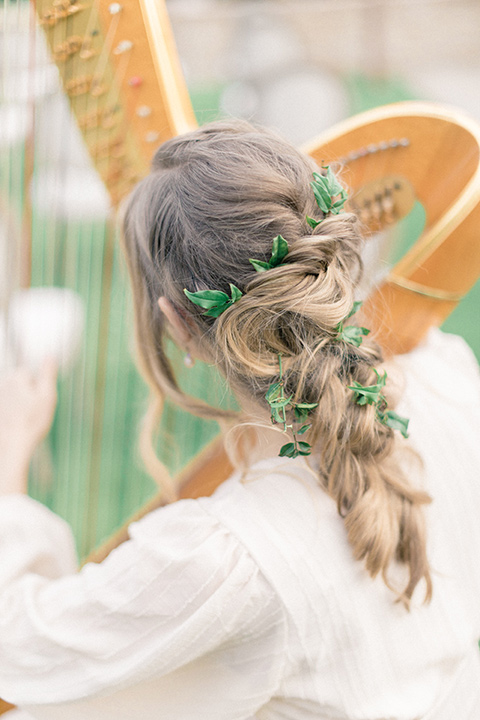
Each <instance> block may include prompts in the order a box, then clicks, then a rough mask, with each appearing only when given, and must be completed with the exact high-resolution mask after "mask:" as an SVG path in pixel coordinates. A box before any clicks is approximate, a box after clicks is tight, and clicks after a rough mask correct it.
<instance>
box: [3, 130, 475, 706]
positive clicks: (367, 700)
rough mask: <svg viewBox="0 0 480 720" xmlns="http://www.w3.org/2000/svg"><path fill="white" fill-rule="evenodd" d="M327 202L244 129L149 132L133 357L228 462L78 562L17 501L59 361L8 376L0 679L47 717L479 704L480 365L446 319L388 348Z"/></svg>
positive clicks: (351, 232)
mask: <svg viewBox="0 0 480 720" xmlns="http://www.w3.org/2000/svg"><path fill="white" fill-rule="evenodd" d="M312 173H313V175H312ZM344 201H345V192H344V190H343V188H342V187H341V185H340V184H339V182H338V180H337V179H336V178H335V176H334V175H333V173H332V172H331V170H330V169H321V168H318V167H315V166H314V165H313V164H312V161H311V160H309V159H307V158H306V157H305V156H303V155H302V154H301V153H299V152H298V151H297V150H295V149H294V148H293V147H291V146H290V145H289V144H287V143H285V142H284V141H282V140H279V139H278V138H277V137H276V136H274V135H273V134H270V133H269V132H267V131H263V130H260V129H257V128H253V127H252V126H250V125H248V124H246V123H233V122H232V123H225V124H217V125H212V126H205V127H203V128H201V129H200V130H196V131H194V132H192V133H189V134H187V135H183V136H180V137H178V138H176V139H174V140H171V141H169V142H167V143H165V144H164V145H163V146H162V147H161V148H160V149H159V150H158V152H157V154H156V156H155V159H154V162H153V167H152V172H151V174H150V175H149V176H148V177H147V178H146V179H145V180H143V181H142V182H141V183H140V184H139V185H138V186H137V188H136V189H135V191H134V192H133V194H132V196H131V198H130V200H129V203H128V206H127V208H126V213H125V221H124V234H125V247H126V255H127V261H128V265H129V270H130V275H131V279H132V284H133V291H134V301H135V310H136V325H137V327H136V330H137V347H138V354H139V358H140V365H141V369H142V372H143V374H144V375H145V377H146V379H147V381H148V382H149V384H150V386H151V388H152V390H153V392H154V393H155V394H156V396H157V397H162V396H167V397H170V398H171V399H173V400H174V401H175V402H177V403H178V404H179V405H181V406H183V407H185V408H187V409H189V410H191V411H193V412H195V413H197V414H198V415H200V416H204V417H216V418H217V419H218V420H219V421H222V422H224V423H225V424H226V425H227V426H228V425H229V426H231V427H232V426H233V428H234V430H232V432H231V433H230V435H229V438H230V441H231V442H232V443H233V442H234V441H235V438H237V440H238V442H237V443H236V445H235V447H234V450H235V453H234V454H235V456H236V457H237V460H238V470H237V472H235V474H234V475H233V476H232V477H231V478H229V479H228V480H227V481H226V482H225V483H224V484H223V485H222V486H221V488H220V489H219V490H218V491H217V492H216V493H215V494H214V495H213V496H212V497H211V498H202V499H199V500H183V501H179V502H177V503H174V504H172V505H170V506H168V507H166V508H163V509H160V510H157V511H155V512H153V513H151V514H150V515H149V516H147V517H145V518H144V519H143V520H141V521H140V522H138V523H137V524H135V525H133V526H132V527H131V530H130V539H129V541H128V542H126V543H124V544H123V545H122V546H120V547H119V548H118V549H117V550H116V551H115V552H114V553H112V554H111V555H110V556H109V557H108V558H107V559H106V560H105V561H104V562H103V563H102V564H100V565H87V566H85V567H84V568H83V570H82V571H81V572H80V573H76V572H75V560H74V556H73V551H72V542H71V537H70V535H69V532H68V529H67V528H66V527H65V526H64V524H63V522H62V521H60V520H59V519H58V518H57V517H55V516H54V515H52V514H51V513H50V512H48V511H47V510H45V509H44V508H43V507H42V506H39V505H38V504H36V503H35V502H34V501H32V500H30V499H28V498H27V497H25V496H24V495H23V492H24V490H25V467H26V465H28V461H29V457H30V454H31V452H32V448H33V447H34V445H35V443H36V442H37V441H38V439H39V437H40V436H41V435H42V434H43V433H44V432H45V428H46V426H48V421H49V419H50V415H51V408H52V405H53V402H54V401H53V395H54V391H53V381H52V379H51V372H50V371H48V369H47V371H46V372H45V374H44V376H42V377H41V379H40V380H39V381H37V382H34V381H31V380H30V379H29V378H26V377H25V376H23V375H22V374H18V373H17V374H15V375H14V376H13V377H12V378H11V380H10V381H9V382H8V383H5V384H4V386H3V388H2V393H3V395H4V396H6V394H7V393H9V394H10V395H9V397H11V398H12V401H11V402H10V404H9V407H10V408H11V409H10V411H9V412H10V413H11V416H9V417H8V418H7V417H6V413H7V410H6V408H4V409H2V413H3V419H2V423H1V425H0V427H1V430H0V431H1V433H2V434H1V435H0V443H1V446H2V448H3V453H4V457H5V458H7V462H5V463H4V464H3V466H2V472H1V486H0V488H1V492H2V497H1V498H0V514H1V518H2V522H1V523H0V537H1V541H0V548H1V552H2V553H3V558H2V564H1V570H0V582H1V587H2V593H1V596H0V597H1V603H2V605H1V607H2V613H1V615H0V617H1V620H0V622H1V624H2V629H1V633H0V696H3V697H4V698H5V699H6V700H9V701H11V702H15V703H17V704H19V705H20V706H22V707H24V708H26V710H27V711H28V712H30V713H31V715H32V716H33V717H38V718H56V717H62V718H66V717H68V718H82V719H84V718H102V720H105V719H106V718H110V717H111V718H116V719H118V718H131V717H141V718H142V719H145V720H148V719H149V718H157V717H159V716H160V717H162V718H172V719H175V720H178V719H180V718H181V719H182V720H189V719H190V718H192V719H193V718H195V719H198V718H203V717H206V718H207V717H208V718H209V719H210V720H213V719H215V718H218V719H219V720H220V719H221V720H226V719H228V718H232V719H233V718H235V719H238V720H240V718H246V719H247V718H250V719H251V718H254V717H256V718H271V719H274V718H291V719H292V720H293V719H294V718H295V719H296V720H299V719H300V718H302V719H303V718H305V719H306V718H325V719H327V718H337V719H338V718H345V719H347V718H348V719H349V718H369V720H372V719H373V718H377V719H380V718H395V719H396V720H407V718H408V719H411V718H413V717H417V718H428V719H429V720H447V718H448V719H449V718H452V717H455V718H458V719H459V720H470V719H471V718H473V717H474V712H475V709H474V708H476V707H478V704H479V701H480V690H479V687H480V684H479V682H478V678H479V674H480V657H479V654H478V646H477V641H478V638H479V637H480V610H479V608H480V604H479V599H480V569H479V566H478V562H477V557H478V551H479V549H480V528H479V525H478V522H477V508H478V507H479V506H480V485H479V483H478V473H479V470H480V451H479V447H478V442H477V437H476V430H475V428H477V429H478V426H479V420H480V381H479V377H478V368H477V366H476V363H475V362H474V360H473V359H472V355H471V353H470V351H469V350H468V348H466V346H465V345H464V343H463V341H461V340H460V339H458V338H455V337H452V336H450V337H448V336H445V335H442V334H441V333H440V332H432V333H431V334H430V335H429V337H428V340H427V342H425V343H424V344H423V345H422V346H421V347H419V348H418V349H416V350H415V351H413V352H412V353H409V354H408V355H405V356H401V357H398V358H396V359H394V360H390V361H389V362H388V363H387V362H384V360H383V358H382V355H381V351H380V349H379V347H378V345H377V344H376V343H375V341H374V340H373V339H372V336H371V335H370V334H369V331H368V329H366V328H364V327H363V326H362V324H361V320H359V319H358V318H359V317H361V310H360V308H359V303H356V302H355V297H356V296H355V293H356V287H357V285H358V282H359V280H360V276H361V274H362V267H361V260H360V251H361V246H362V239H361V234H360V230H359V226H358V221H357V219H356V217H355V216H354V215H353V214H351V213H346V212H344V211H343V203H344ZM367 272H368V268H367ZM167 336H169V337H171V338H173V339H174V341H175V342H176V343H177V344H178V345H179V346H180V347H182V348H183V349H184V350H185V351H186V352H188V353H189V354H190V356H191V357H192V358H193V359H195V358H200V359H203V360H206V361H207V362H209V363H212V364H215V365H216V366H217V367H218V368H219V369H220V370H221V372H222V373H223V375H224V377H225V378H226V379H227V382H228V384H229V385H230V387H231V388H232V390H233V391H234V392H235V394H236V396H237V398H238V401H239V404H240V406H241V408H242V411H241V415H240V417H239V418H232V416H231V414H229V413H225V412H223V413H221V412H219V411H216V410H214V409H212V408H209V407H206V406H204V405H202V404H200V403H199V402H198V401H195V400H193V399H191V398H189V397H186V396H185V395H184V394H183V393H182V391H181V390H180V389H179V387H178V386H177V384H176V381H175V371H174V368H172V367H171V365H170V363H169V360H168V358H167V356H166V354H165V339H166V337H167ZM459 368H460V369H461V376H460V377H459ZM13 400H14V401H15V402H13ZM36 401H39V402H41V410H35V409H34V406H35V402H36ZM407 417H408V418H409V420H410V424H409V426H408V428H407V425H408V422H407V419H406V418H407ZM240 426H241V427H240ZM236 432H238V434H236ZM408 434H410V438H409V439H408V440H407V439H406V437H402V435H403V436H407V435H408ZM240 436H241V437H240ZM239 438H240V439H239Z"/></svg>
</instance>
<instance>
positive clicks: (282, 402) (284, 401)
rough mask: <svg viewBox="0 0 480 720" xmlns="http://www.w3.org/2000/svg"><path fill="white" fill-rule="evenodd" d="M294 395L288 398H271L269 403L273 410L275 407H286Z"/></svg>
mask: <svg viewBox="0 0 480 720" xmlns="http://www.w3.org/2000/svg"><path fill="white" fill-rule="evenodd" d="M292 397H293V396H292V395H290V397H288V398H278V400H270V401H269V405H270V407H271V408H272V410H273V409H274V408H284V407H287V405H289V404H290V400H291V399H292Z"/></svg>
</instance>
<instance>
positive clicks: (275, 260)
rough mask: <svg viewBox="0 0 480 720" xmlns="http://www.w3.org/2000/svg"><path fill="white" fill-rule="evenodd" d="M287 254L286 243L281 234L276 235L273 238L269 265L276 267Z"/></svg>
mask: <svg viewBox="0 0 480 720" xmlns="http://www.w3.org/2000/svg"><path fill="white" fill-rule="evenodd" d="M287 255H288V243H287V241H286V240H285V238H283V237H282V236H281V235H277V237H275V238H274V239H273V246H272V257H271V258H270V260H269V262H270V267H277V265H280V263H281V262H282V260H284V259H285V257H286V256H287Z"/></svg>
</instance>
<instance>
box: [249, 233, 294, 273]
mask: <svg viewBox="0 0 480 720" xmlns="http://www.w3.org/2000/svg"><path fill="white" fill-rule="evenodd" d="M287 255H288V243H287V241H286V240H285V238H283V237H282V236H281V235H277V237H276V238H274V240H273V246H272V255H271V257H270V260H268V261H267V262H265V261H264V260H253V259H252V258H250V260H249V261H248V262H250V263H252V265H253V267H254V268H255V270H256V271H257V272H265V270H271V269H272V268H274V267H282V261H283V260H284V259H285V257H286V256H287Z"/></svg>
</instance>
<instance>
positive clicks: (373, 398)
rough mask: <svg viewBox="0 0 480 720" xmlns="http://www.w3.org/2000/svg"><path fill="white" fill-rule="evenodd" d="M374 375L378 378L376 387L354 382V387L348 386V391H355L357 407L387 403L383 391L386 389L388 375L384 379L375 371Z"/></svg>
mask: <svg viewBox="0 0 480 720" xmlns="http://www.w3.org/2000/svg"><path fill="white" fill-rule="evenodd" d="M374 373H375V375H376V376H377V378H378V382H377V383H376V384H375V385H361V384H360V383H359V382H356V381H354V382H353V385H348V389H349V390H353V394H354V397H355V402H356V403H357V405H379V404H380V403H382V402H385V398H384V397H383V395H382V394H381V390H382V388H383V387H385V382H386V380H387V373H386V372H385V373H384V374H383V376H382V377H380V373H379V372H377V371H376V370H375V369H374Z"/></svg>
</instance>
